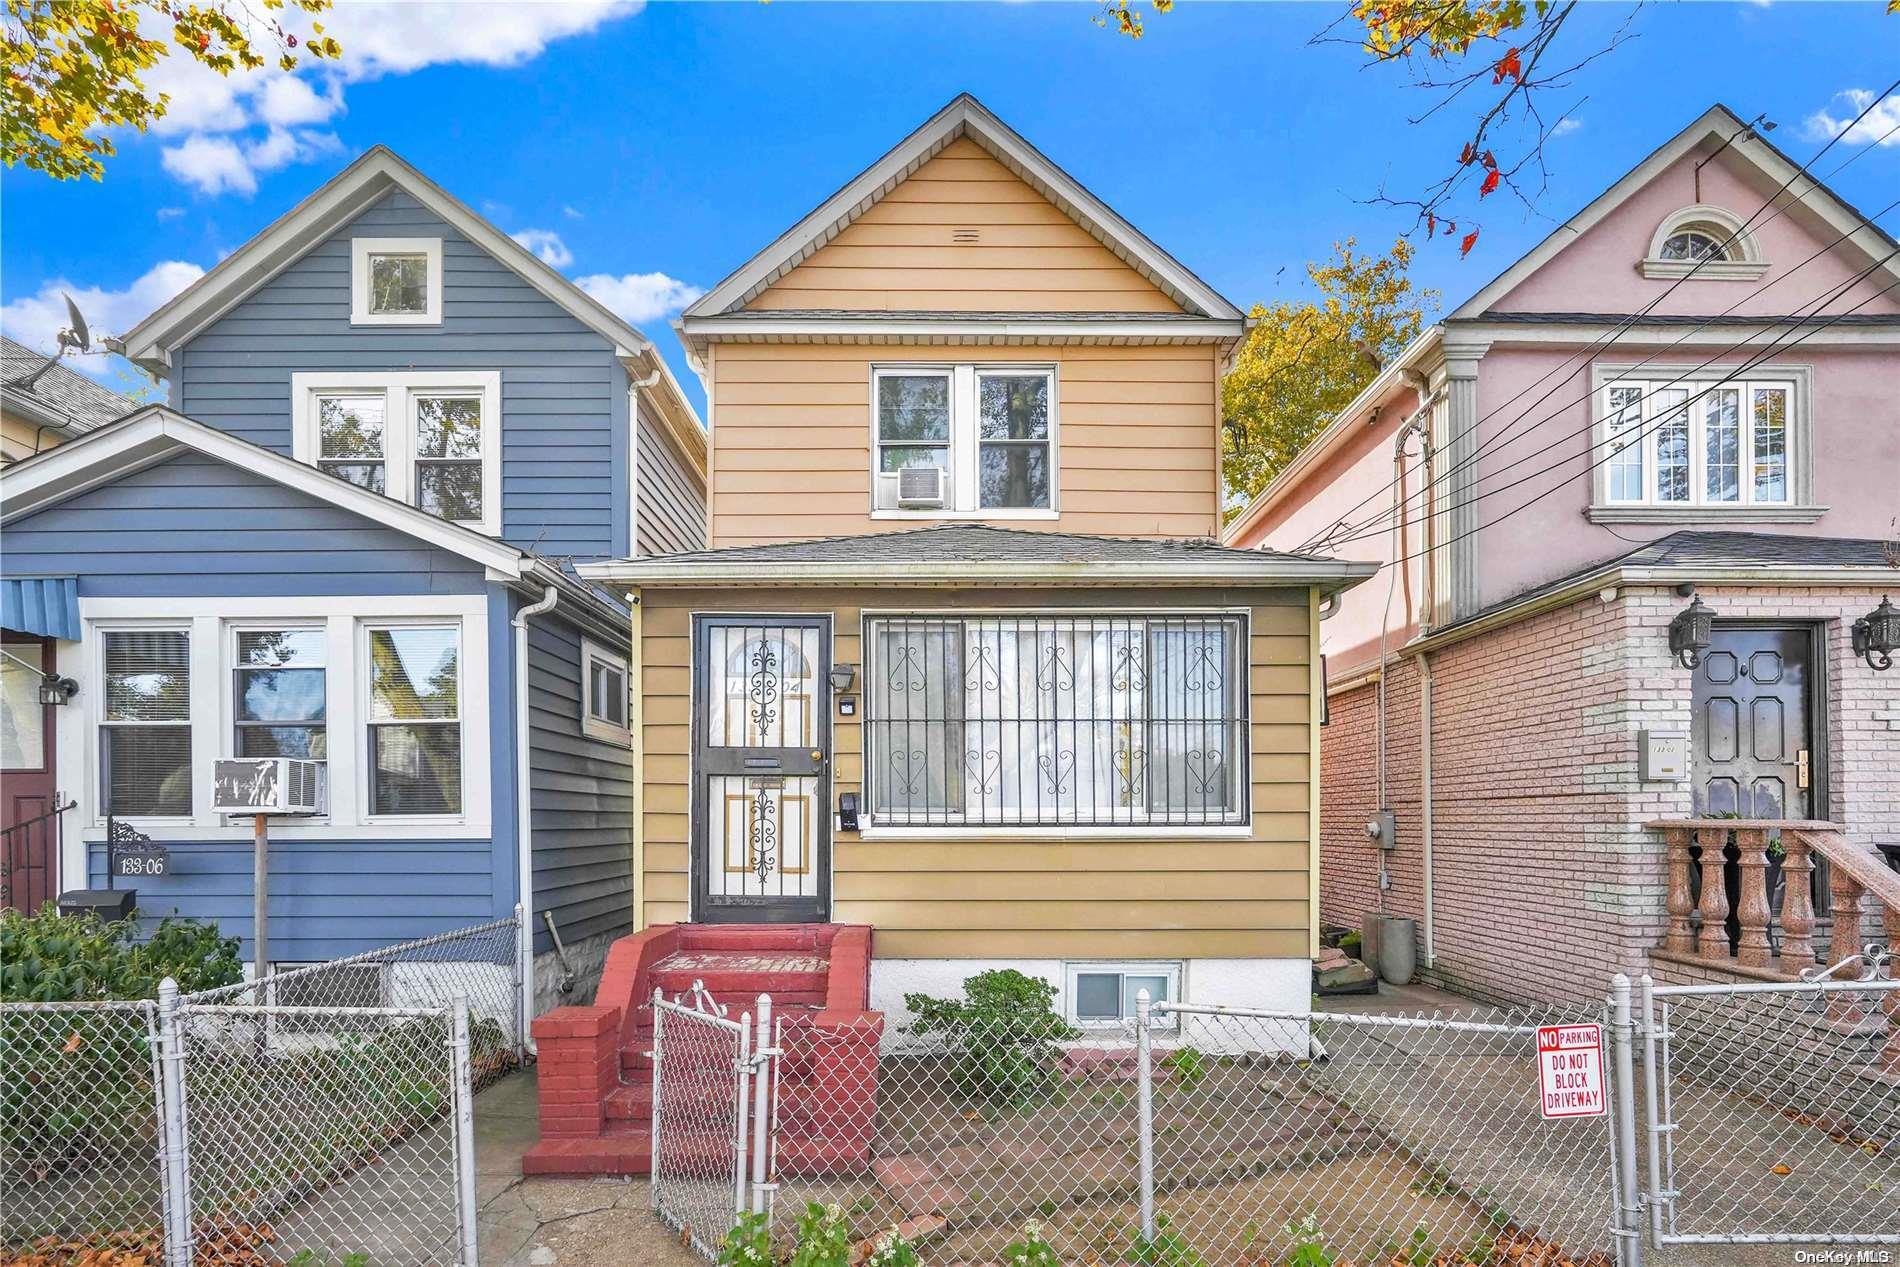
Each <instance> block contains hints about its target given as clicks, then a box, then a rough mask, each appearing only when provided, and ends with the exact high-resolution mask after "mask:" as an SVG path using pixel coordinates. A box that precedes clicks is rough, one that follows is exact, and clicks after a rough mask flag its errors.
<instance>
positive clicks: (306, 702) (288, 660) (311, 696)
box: [231, 626, 329, 761]
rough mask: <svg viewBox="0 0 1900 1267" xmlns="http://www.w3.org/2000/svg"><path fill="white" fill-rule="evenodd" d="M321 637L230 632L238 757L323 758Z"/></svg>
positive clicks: (298, 632) (313, 631) (315, 630)
mask: <svg viewBox="0 0 1900 1267" xmlns="http://www.w3.org/2000/svg"><path fill="white" fill-rule="evenodd" d="M326 649H327V637H326V635H325V633H324V630H323V628H322V627H321V626H316V627H312V628H305V629H236V630H233V631H232V647H231V653H232V654H231V665H232V668H231V675H232V686H231V699H232V708H231V713H232V718H233V723H234V725H235V726H236V729H237V734H236V735H235V736H234V739H235V744H234V746H233V748H232V751H233V752H234V753H235V754H236V755H237V756H240V757H299V758H303V759H305V760H310V761H322V760H324V759H325V758H327V757H328V756H329V741H328V736H327V735H326V733H325V726H324V716H325V711H326V706H327V702H328V701H327V694H328V681H327V679H328V676H329V675H328V673H327V671H326V670H325V668H324V661H325V659H326Z"/></svg>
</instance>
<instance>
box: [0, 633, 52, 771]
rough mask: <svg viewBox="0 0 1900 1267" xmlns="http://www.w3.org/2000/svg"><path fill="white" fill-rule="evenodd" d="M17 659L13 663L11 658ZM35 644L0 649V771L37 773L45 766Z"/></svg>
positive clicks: (37, 656)
mask: <svg viewBox="0 0 1900 1267" xmlns="http://www.w3.org/2000/svg"><path fill="white" fill-rule="evenodd" d="M16 656H17V657H18V658H17V659H16V658H15V657H16ZM29 656H30V657H32V659H33V660H34V661H37V660H38V659H39V657H40V647H39V644H38V643H9V644H6V646H5V647H0V770H38V769H41V768H42V767H44V766H45V764H46V707H45V705H43V704H41V703H40V679H41V677H42V676H43V675H42V674H41V673H40V671H39V670H38V669H36V668H34V667H32V663H31V662H30V661H28V660H27V657H29Z"/></svg>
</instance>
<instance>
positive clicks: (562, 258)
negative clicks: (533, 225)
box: [508, 229, 574, 268]
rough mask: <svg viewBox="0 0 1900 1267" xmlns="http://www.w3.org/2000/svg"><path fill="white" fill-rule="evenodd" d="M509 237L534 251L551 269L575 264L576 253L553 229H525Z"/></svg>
mask: <svg viewBox="0 0 1900 1267" xmlns="http://www.w3.org/2000/svg"><path fill="white" fill-rule="evenodd" d="M508 236H509V237H512V238H513V239H514V240H515V241H517V242H519V243H521V245H523V246H525V247H527V248H528V249H529V250H530V251H533V252H534V253H535V254H536V255H537V256H539V257H540V259H541V262H542V263H543V264H546V265H547V266H548V267H549V268H566V267H567V266H568V265H569V264H572V263H573V262H574V252H572V251H570V250H568V249H567V243H565V242H563V241H561V235H560V234H558V233H556V232H555V231H554V230H553V229H523V230H522V231H521V232H519V233H511V234H509V235H508Z"/></svg>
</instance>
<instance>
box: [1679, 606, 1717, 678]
mask: <svg viewBox="0 0 1900 1267" xmlns="http://www.w3.org/2000/svg"><path fill="white" fill-rule="evenodd" d="M1714 632H1715V613H1714V612H1713V611H1711V610H1709V609H1708V608H1707V607H1704V606H1703V605H1702V596H1701V595H1699V594H1698V595H1697V596H1696V597H1695V598H1694V599H1693V600H1692V601H1691V602H1690V603H1689V605H1688V606H1687V607H1685V608H1683V609H1682V610H1681V611H1679V612H1677V613H1676V618H1675V619H1674V620H1672V621H1670V622H1669V651H1670V654H1672V655H1674V656H1675V657H1676V663H1678V664H1680V665H1681V666H1682V667H1683V668H1685V669H1693V668H1695V667H1696V666H1697V665H1698V664H1701V663H1702V653H1703V652H1704V651H1707V650H1708V649H1709V638H1710V636H1711V635H1712V634H1714Z"/></svg>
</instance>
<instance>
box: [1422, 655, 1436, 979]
mask: <svg viewBox="0 0 1900 1267" xmlns="http://www.w3.org/2000/svg"><path fill="white" fill-rule="evenodd" d="M1418 783H1419V787H1418V838H1419V864H1420V869H1421V871H1422V872H1423V878H1422V885H1421V887H1422V888H1423V889H1424V899H1423V901H1424V906H1425V918H1424V921H1423V923H1424V927H1423V929H1422V930H1421V932H1422V941H1423V943H1424V951H1425V953H1424V955H1423V956H1422V958H1423V960H1424V964H1423V966H1424V967H1427V968H1429V967H1431V966H1432V951H1433V940H1432V658H1431V654H1430V653H1429V652H1424V651H1421V652H1419V653H1418Z"/></svg>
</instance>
